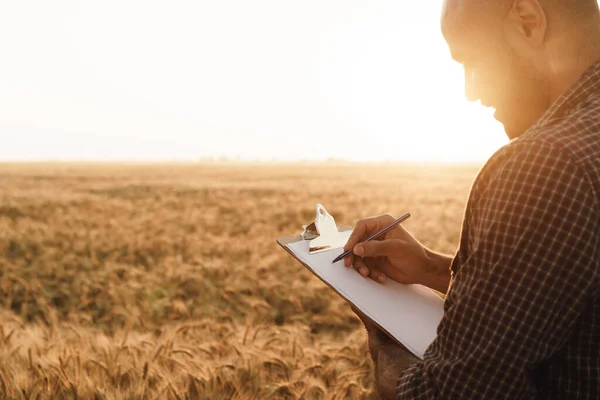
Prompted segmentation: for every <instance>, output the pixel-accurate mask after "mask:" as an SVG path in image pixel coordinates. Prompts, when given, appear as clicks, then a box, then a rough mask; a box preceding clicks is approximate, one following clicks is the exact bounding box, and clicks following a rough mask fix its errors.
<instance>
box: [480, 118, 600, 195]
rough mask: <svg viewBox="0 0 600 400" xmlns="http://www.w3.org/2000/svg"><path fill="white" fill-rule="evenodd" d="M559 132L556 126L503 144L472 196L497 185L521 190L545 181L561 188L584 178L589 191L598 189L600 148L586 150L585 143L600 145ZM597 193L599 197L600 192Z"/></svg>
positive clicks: (491, 160) (487, 166) (484, 169)
mask: <svg viewBox="0 0 600 400" xmlns="http://www.w3.org/2000/svg"><path fill="white" fill-rule="evenodd" d="M556 132H557V127H554V129H553V130H548V131H547V132H546V133H547V135H543V134H540V135H531V136H527V135H524V136H522V137H520V138H517V139H514V140H512V141H511V142H510V143H508V144H506V145H505V146H503V147H501V148H500V149H499V150H498V151H496V152H495V153H494V155H493V156H492V157H491V158H490V159H489V160H488V161H487V162H486V164H485V165H484V167H483V168H482V169H481V171H480V172H479V174H478V176H477V178H476V180H475V182H474V184H473V188H472V195H473V196H474V197H477V196H481V195H483V194H484V193H485V192H487V189H488V188H490V187H492V186H494V185H496V186H497V185H503V186H504V187H506V190H514V191H517V192H518V191H526V190H530V189H533V187H534V186H540V185H544V184H546V182H547V183H548V185H549V186H555V187H560V186H566V185H572V184H573V182H575V181H577V182H581V181H584V182H585V186H586V187H587V188H588V189H589V190H592V191H594V192H597V190H598V189H597V188H598V187H600V179H599V178H598V176H599V173H600V149H598V151H597V152H596V151H595V150H593V149H585V146H586V145H587V146H596V145H597V144H596V143H594V142H590V143H589V144H587V141H586V144H584V143H580V142H578V141H577V140H568V139H567V140H565V137H564V136H563V137H561V136H560V135H559V134H556ZM599 132H600V130H599ZM536 133H537V132H536ZM579 140H581V139H579ZM599 141H600V140H599ZM594 188H596V189H594ZM515 194H516V193H515ZM595 196H596V197H598V193H595Z"/></svg>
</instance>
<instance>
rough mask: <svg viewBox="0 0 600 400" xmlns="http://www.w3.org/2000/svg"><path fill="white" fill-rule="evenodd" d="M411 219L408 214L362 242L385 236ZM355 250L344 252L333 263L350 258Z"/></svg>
mask: <svg viewBox="0 0 600 400" xmlns="http://www.w3.org/2000/svg"><path fill="white" fill-rule="evenodd" d="M409 218H410V213H406V214H404V215H403V216H401V217H400V218H398V219H397V220H395V221H393V222H392V223H390V224H389V225H388V226H386V227H385V228H383V229H381V230H380V231H378V232H375V233H374V234H372V235H371V236H369V237H368V238H367V240H365V241H363V242H361V243H364V242H369V241H371V240H373V239H377V238H378V237H379V236H381V235H383V234H384V233H386V232H387V231H389V230H390V229H392V228H393V227H395V226H396V225H398V224H400V223H401V222H404V221H406V220H407V219H409ZM353 251H354V249H350V250H348V251H345V252H343V253H342V254H340V255H339V256H337V257H336V258H335V260H333V261H332V262H331V263H332V264H335V263H336V262H338V261H340V260H342V259H344V258H346V257H348V256H349V255H350V254H353Z"/></svg>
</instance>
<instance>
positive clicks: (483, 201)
mask: <svg viewBox="0 0 600 400" xmlns="http://www.w3.org/2000/svg"><path fill="white" fill-rule="evenodd" d="M495 157H496V160H495V162H492V163H491V164H493V165H494V166H493V167H490V168H489V169H491V170H492V171H490V170H489V169H488V170H487V171H486V168H484V170H482V172H481V173H480V175H479V176H478V179H477V180H476V182H475V184H474V186H473V189H472V191H471V198H470V200H469V203H470V204H469V205H468V206H467V212H466V214H465V223H464V226H463V232H462V234H461V246H460V249H459V251H458V253H457V256H456V257H455V259H454V261H453V264H454V263H457V264H458V265H456V266H454V265H453V270H454V267H456V269H455V272H454V274H453V279H452V283H451V287H450V290H449V292H448V296H447V299H446V303H445V313H444V317H443V319H442V321H441V323H440V325H439V327H438V336H437V338H436V339H435V340H434V342H433V343H432V344H431V346H430V347H429V348H428V349H427V351H426V353H425V355H424V360H423V361H422V362H419V363H417V364H414V365H412V366H411V367H409V368H408V369H407V370H406V371H404V373H403V374H402V376H401V377H400V378H399V380H398V381H397V398H398V399H450V398H451V399H529V398H536V396H537V395H538V394H537V393H536V385H535V377H534V376H533V372H532V371H533V370H534V368H535V367H536V366H537V365H539V363H540V362H542V361H543V360H546V359H548V358H549V357H551V356H552V355H553V354H555V353H556V352H557V351H559V350H560V349H562V348H563V347H564V345H565V342H566V341H567V339H568V337H569V335H570V333H571V332H572V329H573V326H574V324H575V322H576V321H577V319H578V317H579V316H580V315H581V313H582V310H583V309H584V307H585V304H586V302H589V301H590V299H591V296H593V291H594V290H596V289H597V286H598V261H597V260H598V258H599V257H598V256H599V254H598V250H599V248H598V242H599V239H600V231H599V221H600V215H599V206H598V202H597V199H596V198H595V192H594V190H593V188H592V185H591V183H590V181H589V180H588V179H587V178H586V175H585V174H584V173H583V172H582V171H581V170H580V168H579V167H578V166H577V165H576V163H574V162H573V161H572V160H571V159H570V158H569V156H568V155H566V154H565V152H563V151H561V149H557V148H555V146H553V145H550V144H545V143H544V142H543V141H542V142H541V143H540V142H534V143H529V142H521V143H518V144H514V145H512V144H509V145H507V146H506V147H505V148H504V149H502V150H501V151H500V152H499V153H498V154H497V155H496V156H495ZM463 241H465V242H466V243H463ZM463 248H464V249H465V250H464V251H463V250H461V249H463ZM592 329H596V331H597V327H595V328H593V327H592ZM590 357H594V356H593V355H590ZM596 357H597V355H596ZM590 365H591V364H590ZM596 372H597V371H596ZM573 398H575V397H573Z"/></svg>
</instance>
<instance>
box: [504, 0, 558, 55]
mask: <svg viewBox="0 0 600 400" xmlns="http://www.w3.org/2000/svg"><path fill="white" fill-rule="evenodd" d="M506 22H507V23H508V24H509V25H510V27H511V28H513V29H514V31H515V32H516V33H517V34H518V35H520V36H522V38H523V39H525V40H526V41H527V42H529V43H531V44H533V45H535V46H539V45H541V44H542V43H543V42H544V39H545V38H546V30H547V27H548V20H547V18H546V11H545V10H544V8H543V7H542V5H541V4H540V2H539V0H515V2H514V3H513V5H512V7H511V8H510V10H509V11H508V15H507V17H506Z"/></svg>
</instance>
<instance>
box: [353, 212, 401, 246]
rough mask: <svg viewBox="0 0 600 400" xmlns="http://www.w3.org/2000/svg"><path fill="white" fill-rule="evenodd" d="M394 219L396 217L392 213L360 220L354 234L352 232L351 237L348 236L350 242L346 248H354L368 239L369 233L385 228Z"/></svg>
mask: <svg viewBox="0 0 600 400" xmlns="http://www.w3.org/2000/svg"><path fill="white" fill-rule="evenodd" d="M393 220H394V217H392V216H391V215H387V214H386V215H381V216H379V217H374V218H366V219H362V220H360V221H358V222H357V223H356V226H355V227H354V230H353V231H352V234H350V238H348V242H347V243H346V245H345V246H344V250H345V251H347V250H350V249H352V248H354V246H356V245H357V244H358V243H359V242H360V241H362V240H364V239H366V238H367V237H368V236H369V235H372V234H373V233H375V232H377V231H378V230H379V229H381V228H383V227H384V226H386V225H387V224H389V223H390V222H392V221H393Z"/></svg>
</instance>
